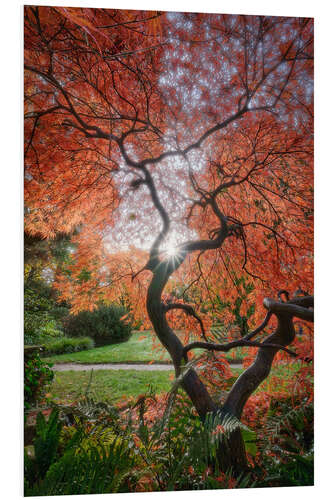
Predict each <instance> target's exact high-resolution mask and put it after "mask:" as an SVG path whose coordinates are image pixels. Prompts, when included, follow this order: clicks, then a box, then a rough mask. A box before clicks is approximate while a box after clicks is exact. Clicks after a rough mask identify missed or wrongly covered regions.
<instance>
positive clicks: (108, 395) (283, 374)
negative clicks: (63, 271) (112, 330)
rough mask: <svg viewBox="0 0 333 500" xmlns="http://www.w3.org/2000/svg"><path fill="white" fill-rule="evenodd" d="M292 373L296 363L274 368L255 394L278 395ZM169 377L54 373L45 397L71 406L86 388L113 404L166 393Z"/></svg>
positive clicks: (129, 373)
mask: <svg viewBox="0 0 333 500" xmlns="http://www.w3.org/2000/svg"><path fill="white" fill-rule="evenodd" d="M296 369H297V366H296V363H295V364H290V365H286V366H277V367H274V368H273V369H272V372H271V375H270V377H269V378H268V379H267V381H265V382H264V383H263V384H262V385H261V386H260V387H259V388H258V389H257V390H256V392H260V391H267V390H269V389H270V390H271V391H272V392H278V391H280V390H281V389H283V386H284V385H285V384H287V383H288V381H289V380H290V379H291V378H293V377H295V372H296ZM232 372H233V374H234V376H238V375H240V373H241V372H242V369H241V368H232ZM173 374H174V372H173V370H170V371H169V370H168V371H139V370H96V371H93V373H92V376H91V370H86V371H73V370H69V371H64V372H55V376H54V380H53V382H52V385H51V388H50V391H49V393H50V394H49V397H51V398H52V399H54V400H55V401H56V402H58V403H60V402H62V403H71V402H73V401H76V400H78V399H79V398H81V397H82V396H84V395H85V394H86V391H87V389H88V387H89V395H90V396H92V397H94V399H96V400H97V401H105V402H112V403H116V402H119V401H121V400H122V399H128V398H130V397H134V398H135V397H137V396H138V395H139V394H143V393H145V392H146V391H147V390H148V388H149V386H152V388H153V390H154V392H155V393H156V394H160V393H162V392H167V391H169V390H170V389H171V384H172V380H173V379H174V376H173ZM274 380H275V381H274ZM89 382H90V383H89Z"/></svg>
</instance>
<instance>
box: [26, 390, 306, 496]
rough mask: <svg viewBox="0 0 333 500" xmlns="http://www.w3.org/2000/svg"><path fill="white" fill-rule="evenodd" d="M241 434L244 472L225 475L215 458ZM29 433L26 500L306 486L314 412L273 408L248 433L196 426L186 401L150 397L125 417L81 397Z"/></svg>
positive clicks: (122, 411) (287, 403) (280, 403)
mask: <svg viewBox="0 0 333 500" xmlns="http://www.w3.org/2000/svg"><path fill="white" fill-rule="evenodd" d="M264 399H265V398H263V399H262V401H261V404H258V402H259V401H257V406H258V407H259V406H261V409H263V407H264V406H265V401H264ZM157 408H159V411H158V412H157V410H156V409H157ZM249 423H251V425H252V426H253V420H251V421H250V422H249ZM239 425H240V426H241V428H242V434H243V438H244V440H245V443H246V449H247V454H248V458H249V462H250V464H251V465H250V466H249V467H248V469H247V470H244V472H243V474H238V475H237V474H235V473H234V472H233V471H232V469H230V470H228V471H226V472H224V473H223V472H221V471H219V468H218V463H217V461H216V460H217V455H216V451H217V449H218V446H220V444H221V443H222V446H228V440H227V439H225V437H226V435H227V434H228V432H232V430H233V429H234V428H235V427H236V426H239ZM36 429H37V432H36V437H35V440H34V446H33V449H32V448H31V447H30V448H28V451H26V453H25V494H26V495H27V496H32V495H55V494H58V495H59V494H60V495H61V494H85V493H111V492H134V491H168V490H169V491H170V490H191V489H214V488H244V487H245V488H246V487H265V486H293V485H295V486H297V485H311V484H313V432H312V429H313V404H312V402H311V401H309V399H308V398H306V397H305V396H304V395H303V396H300V395H299V396H298V398H297V400H294V401H293V402H292V401H291V400H290V398H289V397H284V398H282V399H281V398H280V399H275V398H271V399H270V402H269V404H268V405H266V410H265V411H263V414H262V416H261V418H260V419H257V420H256V422H255V427H253V428H252V429H251V430H250V429H249V427H246V426H245V425H244V424H240V422H239V421H237V420H235V419H233V418H229V419H226V418H224V419H222V420H220V422H218V423H217V422H216V421H215V422H213V420H212V417H208V418H207V419H206V421H205V422H204V423H202V421H201V420H200V419H199V418H198V416H197V415H196V414H195V413H193V410H192V405H191V402H190V400H189V399H188V397H186V395H185V394H184V393H183V392H181V393H180V394H177V395H176V393H175V392H171V393H170V394H169V396H168V397H159V398H157V397H156V396H155V395H154V394H153V393H152V392H148V393H146V394H144V395H141V397H139V398H138V399H137V401H136V402H135V404H131V405H129V406H126V407H123V408H117V407H115V406H113V405H109V404H106V403H97V402H95V401H94V400H93V399H91V398H89V397H88V396H86V397H85V398H83V399H82V400H81V401H79V402H78V403H77V404H76V405H75V406H57V407H55V408H54V409H53V410H52V412H51V414H50V415H49V418H48V420H46V418H45V417H44V415H43V414H42V413H40V414H38V416H37V426H36Z"/></svg>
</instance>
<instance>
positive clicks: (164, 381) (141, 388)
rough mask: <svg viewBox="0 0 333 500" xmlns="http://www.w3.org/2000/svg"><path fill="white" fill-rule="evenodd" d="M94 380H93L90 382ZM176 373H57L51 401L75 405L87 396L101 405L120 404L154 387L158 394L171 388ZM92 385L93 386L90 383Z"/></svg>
mask: <svg viewBox="0 0 333 500" xmlns="http://www.w3.org/2000/svg"><path fill="white" fill-rule="evenodd" d="M90 379H91V380H90ZM171 379H173V370H170V371H138V370H97V371H94V372H93V373H92V376H91V371H88V370H87V371H79V372H78V371H72V370H69V371H65V372H55V376H54V379H53V382H52V385H51V388H50V391H49V392H50V397H51V398H52V399H53V400H54V401H55V402H57V403H60V402H61V403H66V404H68V403H71V402H73V401H76V400H78V399H80V398H81V397H82V396H84V395H85V394H86V392H87V389H88V387H89V396H91V397H94V399H95V400H97V401H104V402H109V403H111V402H112V403H116V402H119V401H121V400H122V399H128V398H130V397H137V396H138V395H139V394H142V393H145V392H146V391H147V390H148V389H149V386H152V388H153V390H154V391H155V393H156V394H159V393H162V392H167V391H169V390H170V388H171V384H172V381H171ZM89 382H90V383H89Z"/></svg>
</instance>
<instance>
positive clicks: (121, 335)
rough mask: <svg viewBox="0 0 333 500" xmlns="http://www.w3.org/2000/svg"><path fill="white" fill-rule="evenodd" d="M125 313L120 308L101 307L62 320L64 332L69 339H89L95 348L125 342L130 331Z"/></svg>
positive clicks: (124, 310)
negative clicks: (86, 337)
mask: <svg viewBox="0 0 333 500" xmlns="http://www.w3.org/2000/svg"><path fill="white" fill-rule="evenodd" d="M127 313H128V311H127V310H126V309H125V308H124V307H122V306H116V305H112V306H104V305H103V306H100V307H99V308H98V309H96V310H94V311H82V312H80V313H78V314H76V315H75V316H73V315H71V316H68V317H67V318H65V320H64V331H65V334H66V335H67V336H69V337H82V336H88V337H91V338H93V339H94V342H95V345H96V347H100V346H103V345H108V344H116V343H118V342H125V341H126V340H128V339H129V337H130V335H131V331H132V326H131V324H130V323H129V322H128V319H127V318H126V321H125V320H124V319H125V318H124V316H128V314H127Z"/></svg>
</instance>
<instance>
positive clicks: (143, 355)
mask: <svg viewBox="0 0 333 500" xmlns="http://www.w3.org/2000/svg"><path fill="white" fill-rule="evenodd" d="M154 345H155V346H157V348H155V349H154V348H153V347H154ZM46 359H47V360H48V361H50V362H52V363H86V364H89V363H126V362H131V363H134V362H149V361H152V360H153V361H164V362H165V361H170V356H169V354H168V353H167V351H166V350H165V349H164V348H162V346H161V343H160V342H159V340H158V339H157V338H156V336H155V335H153V333H152V332H150V331H148V332H135V333H133V334H132V336H131V338H130V339H129V340H128V341H127V342H122V343H120V344H112V345H107V346H104V347H95V348H94V349H89V350H88V351H81V352H74V353H72V354H58V355H56V356H51V357H49V358H46Z"/></svg>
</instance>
